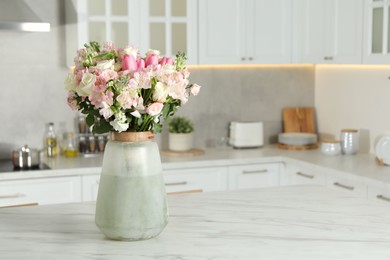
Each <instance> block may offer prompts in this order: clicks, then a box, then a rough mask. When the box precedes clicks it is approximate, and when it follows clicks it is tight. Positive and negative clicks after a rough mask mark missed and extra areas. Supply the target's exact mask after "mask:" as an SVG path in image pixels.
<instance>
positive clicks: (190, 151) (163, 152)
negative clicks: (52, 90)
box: [160, 148, 204, 157]
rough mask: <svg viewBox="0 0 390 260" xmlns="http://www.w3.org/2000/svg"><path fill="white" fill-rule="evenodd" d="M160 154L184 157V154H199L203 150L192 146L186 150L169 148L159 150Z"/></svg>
mask: <svg viewBox="0 0 390 260" xmlns="http://www.w3.org/2000/svg"><path fill="white" fill-rule="evenodd" d="M160 154H161V156H165V157H185V156H199V155H203V154H204V150H202V149H198V148H192V149H190V150H188V151H183V152H177V151H171V150H161V151H160Z"/></svg>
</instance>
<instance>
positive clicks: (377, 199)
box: [367, 183, 390, 206]
mask: <svg viewBox="0 0 390 260" xmlns="http://www.w3.org/2000/svg"><path fill="white" fill-rule="evenodd" d="M367 198H368V199H369V200H371V201H373V202H374V203H377V204H385V205H388V206H390V185H388V184H385V183H377V184H369V185H368V187H367Z"/></svg>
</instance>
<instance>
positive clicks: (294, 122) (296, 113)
mask: <svg viewBox="0 0 390 260" xmlns="http://www.w3.org/2000/svg"><path fill="white" fill-rule="evenodd" d="M282 113H283V132H285V133H291V132H295V133H314V134H315V133H317V131H316V125H315V116H314V108H312V107H289V108H284V109H283V111H282Z"/></svg>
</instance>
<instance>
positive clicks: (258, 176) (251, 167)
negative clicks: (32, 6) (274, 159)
mask: <svg viewBox="0 0 390 260" xmlns="http://www.w3.org/2000/svg"><path fill="white" fill-rule="evenodd" d="M279 167H280V164H279V163H259V164H248V165H236V166H229V167H228V187H229V189H230V190H234V189H248V188H262V187H274V186H279Z"/></svg>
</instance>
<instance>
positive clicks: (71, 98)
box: [67, 93, 79, 110]
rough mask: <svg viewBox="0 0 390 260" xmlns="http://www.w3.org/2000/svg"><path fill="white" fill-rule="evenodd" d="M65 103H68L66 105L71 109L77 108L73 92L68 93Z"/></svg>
mask: <svg viewBox="0 0 390 260" xmlns="http://www.w3.org/2000/svg"><path fill="white" fill-rule="evenodd" d="M67 103H68V106H69V107H70V108H71V109H72V110H77V109H79V106H78V105H77V101H76V100H75V99H74V94H73V93H69V95H68V98H67Z"/></svg>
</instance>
